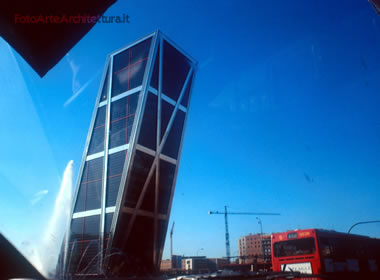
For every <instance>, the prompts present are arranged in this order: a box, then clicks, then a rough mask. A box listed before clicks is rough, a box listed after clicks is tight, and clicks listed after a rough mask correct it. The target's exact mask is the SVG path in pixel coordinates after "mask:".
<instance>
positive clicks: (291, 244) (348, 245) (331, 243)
mask: <svg viewBox="0 0 380 280" xmlns="http://www.w3.org/2000/svg"><path fill="white" fill-rule="evenodd" d="M271 246H272V267H273V271H277V272H279V271H282V272H285V271H287V272H292V271H293V272H300V273H302V274H313V275H322V276H323V275H324V276H326V278H328V279H364V280H365V279H380V239H376V238H370V237H367V236H361V235H356V234H347V233H340V232H336V231H329V230H321V229H307V230H294V231H287V232H283V233H276V234H273V235H272V245H271Z"/></svg>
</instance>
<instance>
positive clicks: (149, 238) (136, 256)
mask: <svg viewBox="0 0 380 280" xmlns="http://www.w3.org/2000/svg"><path fill="white" fill-rule="evenodd" d="M133 229H134V230H133V231H131V233H130V236H129V238H128V241H127V244H126V254H127V255H128V256H129V262H128V264H126V268H125V269H126V270H128V269H129V268H132V269H134V268H135V267H136V266H139V267H140V269H144V270H147V271H149V270H151V269H152V261H151V258H152V251H153V234H154V219H153V218H151V217H144V216H137V217H136V220H135V222H134V225H133ZM142 240H144V241H143V242H141V241H142Z"/></svg>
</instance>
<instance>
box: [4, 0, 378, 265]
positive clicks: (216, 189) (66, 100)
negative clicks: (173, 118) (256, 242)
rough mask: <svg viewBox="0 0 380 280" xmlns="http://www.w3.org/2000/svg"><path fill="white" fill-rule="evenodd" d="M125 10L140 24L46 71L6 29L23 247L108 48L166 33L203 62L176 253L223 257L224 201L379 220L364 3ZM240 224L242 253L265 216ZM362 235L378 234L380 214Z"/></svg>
mask: <svg viewBox="0 0 380 280" xmlns="http://www.w3.org/2000/svg"><path fill="white" fill-rule="evenodd" d="M283 2H284V1H283ZM123 13H125V14H128V15H129V16H130V21H131V22H130V23H129V24H97V25H96V26H95V27H94V28H93V29H92V30H91V31H90V32H89V33H88V34H87V35H86V36H85V37H84V38H83V39H82V40H81V41H80V42H79V43H78V44H77V45H76V46H75V47H74V48H73V49H72V50H71V51H70V52H69V54H68V55H67V56H66V57H65V58H64V59H62V61H61V62H60V63H59V64H58V65H57V66H56V67H54V68H53V69H52V70H51V71H50V72H49V73H48V74H47V75H46V76H45V77H44V78H43V79H41V78H39V77H38V76H37V74H36V73H34V72H33V70H32V69H31V68H30V67H29V66H28V65H27V64H26V63H25V61H24V60H23V59H22V58H21V57H20V56H19V55H18V54H17V53H16V52H14V51H11V50H10V49H9V47H8V46H7V45H6V44H5V43H4V41H3V40H2V39H0V57H1V59H0V61H1V62H2V63H1V64H0V71H1V73H2V78H1V79H0V95H1V99H2V102H1V103H0V117H1V118H0V119H1V120H2V132H3V133H2V137H1V138H0V146H1V147H2V160H1V161H0V185H1V188H2V195H1V197H0V205H1V206H0V209H1V210H2V213H3V215H4V216H3V217H2V221H1V222H0V231H2V232H4V233H5V234H6V235H7V236H8V237H9V238H10V239H11V240H12V241H13V242H15V243H16V244H17V246H18V247H19V248H22V244H23V243H25V242H33V240H34V239H35V238H37V236H38V235H39V234H40V231H41V229H40V228H39V227H38V226H39V225H43V224H44V221H45V220H46V219H47V217H48V216H49V213H50V212H49V211H50V210H51V209H52V207H53V205H54V199H55V197H56V195H57V193H58V190H59V186H60V181H61V180H62V178H61V176H62V174H63V171H64V169H65V167H66V165H67V163H68V162H69V161H70V160H74V172H75V176H74V177H75V178H76V175H77V172H78V169H79V165H80V159H81V156H82V152H83V148H84V144H85V139H86V136H87V132H88V127H89V124H90V119H91V116H92V111H93V107H94V104H95V99H96V94H97V91H98V87H99V83H100V79H101V75H102V71H103V67H104V63H105V59H106V55H107V54H109V53H111V52H112V51H114V50H115V49H118V48H120V47H123V46H125V45H127V44H128V43H130V42H132V41H134V40H136V39H138V38H140V37H142V36H144V35H146V34H149V33H150V32H152V31H154V30H156V29H160V30H161V31H163V32H164V33H165V34H167V35H168V36H169V37H170V38H172V39H173V40H174V41H175V42H177V43H178V45H180V46H181V47H183V49H185V50H186V51H187V52H188V53H190V54H191V55H192V56H193V57H194V58H196V59H197V60H198V62H199V69H198V72H197V77H196V80H195V85H194V88H193V97H192V100H191V110H190V115H189V118H188V125H187V130H186V134H185V142H184V146H183V154H182V158H181V166H180V171H179V174H178V179H177V186H176V193H175V197H174V202H173V207H172V214H171V221H172V220H174V221H175V223H176V225H175V233H174V253H177V254H181V255H182V254H185V255H195V254H196V253H197V251H198V250H199V249H200V248H204V249H203V250H202V251H201V252H202V254H204V255H207V256H210V257H221V256H224V255H225V246H224V220H223V216H210V215H208V214H207V212H208V211H209V210H223V207H224V205H228V206H229V209H230V211H251V212H279V213H281V216H279V217H276V216H274V217H269V216H268V217H264V216H263V217H261V219H262V223H263V231H264V232H268V233H270V232H280V231H284V230H287V229H295V228H326V229H334V230H338V231H347V230H348V228H349V227H350V226H351V225H352V224H353V223H355V222H357V221H362V220H379V219H380V206H379V204H380V199H379V198H380V183H379V182H380V172H379V171H380V113H379V110H378V108H379V107H380V84H379V82H378V79H379V78H378V77H379V76H380V55H379V51H378V50H379V49H380V17H379V16H378V15H376V13H375V12H374V11H373V9H372V8H371V6H370V5H369V3H368V2H367V1H361V2H360V1H345V3H344V4H342V3H330V1H329V3H327V1H286V3H279V1H187V2H180V1H160V2H158V1H152V2H149V1H132V2H131V1H119V3H116V4H115V5H114V6H112V7H111V8H110V9H109V10H108V12H107V13H106V14H107V15H122V14H123ZM78 92H79V94H78ZM73 95H74V96H75V97H73ZM229 222H230V237H231V252H232V254H237V240H238V238H239V237H240V236H242V235H246V234H248V233H257V232H259V230H260V227H259V225H258V223H257V220H256V218H255V216H231V217H230V218H229ZM170 224H171V222H170ZM355 232H356V233H360V234H366V235H370V236H374V237H379V238H380V224H373V225H365V226H360V227H357V228H356V229H355ZM168 243H169V242H166V249H165V252H164V258H166V257H167V256H168V253H169V251H168Z"/></svg>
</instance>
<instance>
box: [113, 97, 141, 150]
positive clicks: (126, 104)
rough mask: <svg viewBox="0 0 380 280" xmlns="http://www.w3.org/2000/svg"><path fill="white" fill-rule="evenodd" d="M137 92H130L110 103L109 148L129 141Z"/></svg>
mask: <svg viewBox="0 0 380 280" xmlns="http://www.w3.org/2000/svg"><path fill="white" fill-rule="evenodd" d="M138 97H139V94H138V93H135V94H131V95H128V96H126V97H124V98H122V99H119V100H117V101H114V102H112V104H111V124H110V140H109V148H110V149H112V148H114V147H118V146H121V145H124V144H126V143H129V139H130V137H131V132H132V126H133V121H134V119H135V113H136V107H137V102H138Z"/></svg>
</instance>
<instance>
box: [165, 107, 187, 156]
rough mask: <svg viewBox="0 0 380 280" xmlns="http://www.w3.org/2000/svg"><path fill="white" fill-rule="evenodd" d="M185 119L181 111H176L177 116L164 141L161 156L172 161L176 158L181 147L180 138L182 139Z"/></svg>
mask: <svg viewBox="0 0 380 280" xmlns="http://www.w3.org/2000/svg"><path fill="white" fill-rule="evenodd" d="M185 117H186V114H185V113H184V112H183V111H181V110H177V114H176V116H175V119H174V122H173V124H172V127H171V129H170V132H169V135H168V138H167V139H166V143H165V145H164V148H163V150H162V153H163V154H165V155H167V156H169V157H171V158H174V159H177V158H178V151H179V147H180V145H181V138H182V131H183V125H184V122H185Z"/></svg>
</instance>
